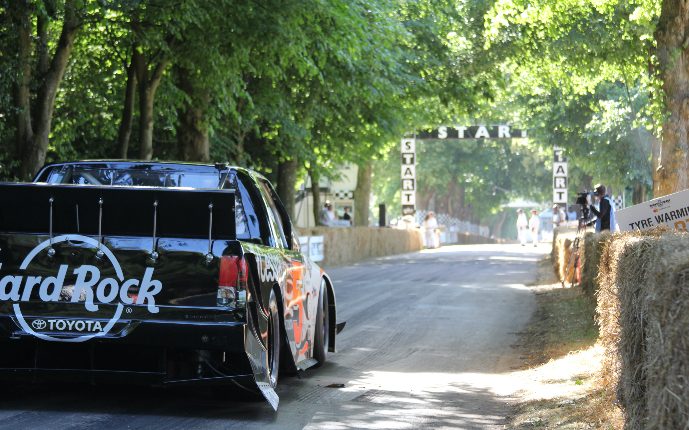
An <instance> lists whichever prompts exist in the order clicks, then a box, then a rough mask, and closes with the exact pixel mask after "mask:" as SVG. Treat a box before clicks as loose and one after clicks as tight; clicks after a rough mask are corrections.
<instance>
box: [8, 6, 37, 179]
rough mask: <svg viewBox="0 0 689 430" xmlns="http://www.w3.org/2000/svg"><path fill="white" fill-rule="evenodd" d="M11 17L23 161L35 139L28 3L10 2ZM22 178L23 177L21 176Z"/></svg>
mask: <svg viewBox="0 0 689 430" xmlns="http://www.w3.org/2000/svg"><path fill="white" fill-rule="evenodd" d="M10 7H11V8H12V10H11V12H10V15H11V19H12V24H13V26H14V30H15V33H16V37H17V39H16V41H17V63H18V71H19V76H18V79H17V83H16V84H15V86H14V94H13V96H14V99H13V103H14V110H15V111H16V118H15V124H16V131H15V159H19V160H22V159H23V157H24V150H25V148H26V146H27V144H28V142H30V141H31V140H32V139H33V128H32V126H31V88H30V85H31V16H30V15H31V14H30V6H29V4H28V2H27V1H20V0H18V1H14V2H10ZM20 176H21V175H20Z"/></svg>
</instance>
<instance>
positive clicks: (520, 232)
mask: <svg viewBox="0 0 689 430" xmlns="http://www.w3.org/2000/svg"><path fill="white" fill-rule="evenodd" d="M528 227H529V221H528V220H527V219H526V214H525V213H524V210H523V209H517V238H518V239H519V243H521V244H522V246H526V229H527V228H528Z"/></svg>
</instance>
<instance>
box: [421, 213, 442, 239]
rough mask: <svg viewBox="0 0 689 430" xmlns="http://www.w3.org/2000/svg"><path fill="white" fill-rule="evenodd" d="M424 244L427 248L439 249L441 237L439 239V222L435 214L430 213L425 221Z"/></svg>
mask: <svg viewBox="0 0 689 430" xmlns="http://www.w3.org/2000/svg"><path fill="white" fill-rule="evenodd" d="M423 231H424V242H425V245H426V248H438V247H439V246H440V237H438V220H437V219H436V218H435V213H434V212H433V211H430V212H428V213H427V214H426V216H425V217H424V219H423Z"/></svg>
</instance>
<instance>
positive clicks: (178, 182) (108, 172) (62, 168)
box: [39, 163, 260, 240]
mask: <svg viewBox="0 0 689 430" xmlns="http://www.w3.org/2000/svg"><path fill="white" fill-rule="evenodd" d="M185 167H187V166H185ZM193 170H194V171H190V170H189V169H187V170H182V169H176V168H175V166H174V165H166V166H160V165H155V164H146V165H141V166H133V167H130V168H123V167H112V166H108V165H100V164H97V163H94V164H83V165H82V164H64V165H54V166H51V167H49V169H48V170H47V172H45V173H44V174H42V175H41V178H40V179H39V180H41V181H44V182H47V183H49V184H72V185H100V186H102V185H105V186H121V187H164V188H194V189H214V190H217V189H233V190H235V191H239V192H235V230H236V237H237V239H240V240H251V239H256V238H260V232H259V226H258V220H257V218H256V215H255V213H254V210H253V207H252V205H251V202H250V201H249V202H248V203H244V202H243V200H245V199H246V198H248V195H247V193H246V191H245V190H244V189H243V188H244V187H243V186H241V184H239V181H238V179H237V175H236V172H235V171H233V170H231V171H230V172H229V173H228V172H225V173H222V172H220V171H219V170H217V169H215V168H212V167H209V168H208V169H207V170H205V169H203V168H202V167H201V166H196V168H194V169H193Z"/></svg>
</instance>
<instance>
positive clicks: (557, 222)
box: [553, 204, 567, 228]
mask: <svg viewBox="0 0 689 430" xmlns="http://www.w3.org/2000/svg"><path fill="white" fill-rule="evenodd" d="M566 222H567V215H566V214H565V211H564V210H563V209H562V208H561V207H560V206H559V205H557V204H554V205H553V228H554V227H559V226H561V225H564V224H565V223H566Z"/></svg>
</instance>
